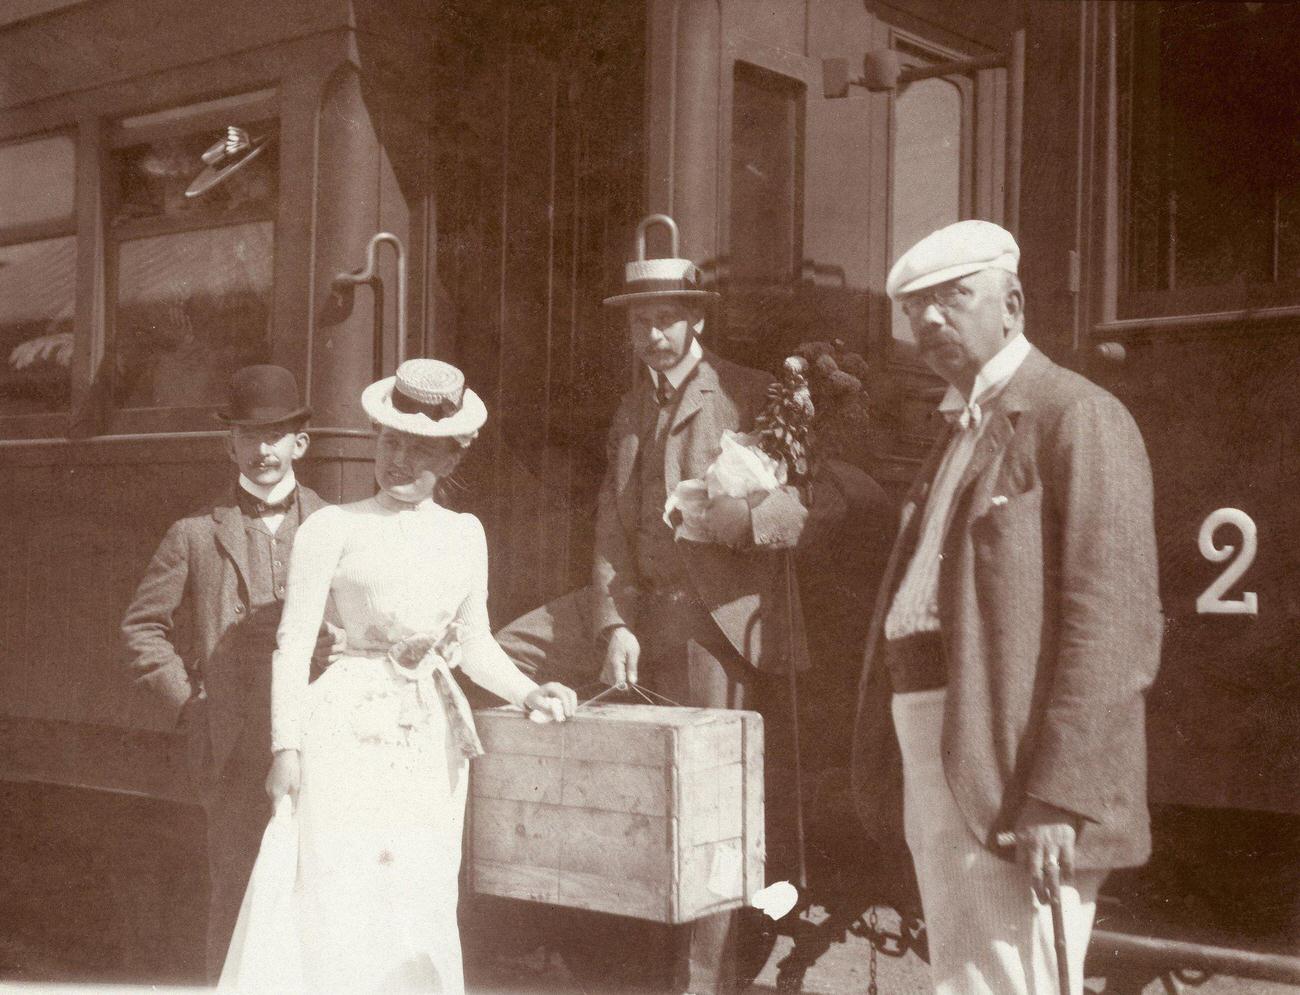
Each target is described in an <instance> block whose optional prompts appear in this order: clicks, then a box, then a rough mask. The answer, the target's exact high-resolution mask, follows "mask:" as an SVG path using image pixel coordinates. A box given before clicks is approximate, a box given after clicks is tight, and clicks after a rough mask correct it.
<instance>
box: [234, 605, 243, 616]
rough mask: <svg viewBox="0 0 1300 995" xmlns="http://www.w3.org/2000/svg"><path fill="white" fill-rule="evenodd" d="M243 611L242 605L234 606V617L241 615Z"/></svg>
mask: <svg viewBox="0 0 1300 995" xmlns="http://www.w3.org/2000/svg"><path fill="white" fill-rule="evenodd" d="M243 610H244V606H243V605H235V614H236V615H239V614H241V613H242V612H243Z"/></svg>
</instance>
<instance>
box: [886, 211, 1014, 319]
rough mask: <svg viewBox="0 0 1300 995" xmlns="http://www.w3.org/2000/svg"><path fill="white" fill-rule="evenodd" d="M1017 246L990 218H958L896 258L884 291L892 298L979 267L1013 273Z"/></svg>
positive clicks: (945, 281) (971, 271)
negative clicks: (986, 219)
mask: <svg viewBox="0 0 1300 995" xmlns="http://www.w3.org/2000/svg"><path fill="white" fill-rule="evenodd" d="M1019 263H1020V246H1018V245H1017V244H1016V240H1015V238H1013V237H1012V235H1011V232H1009V231H1007V230H1006V229H1005V228H1003V227H1002V226H1000V225H995V224H994V223H993V222H991V221H958V222H957V223H956V224H954V225H948V226H947V227H946V228H940V229H939V230H938V231H935V232H931V233H930V234H929V235H926V236H925V238H923V239H921V241H919V242H917V243H916V244H915V245H914V246H912V247H911V248H910V249H908V250H907V251H906V252H904V253H903V254H902V255H901V256H899V257H898V262H896V263H894V267H893V269H891V270H890V271H889V279H887V280H886V281H885V293H887V294H888V295H889V296H890V297H891V298H892V299H893V300H898V298H900V297H903V296H906V295H907V294H914V293H916V292H917V291H918V290H925V289H926V288H927V287H934V286H937V285H938V284H940V283H947V282H948V281H949V280H956V279H959V278H960V277H963V276H970V275H971V274H972V273H978V272H980V270H986V269H1000V270H1005V271H1006V272H1008V273H1012V274H1014V273H1015V272H1016V267H1017V266H1018V265H1019Z"/></svg>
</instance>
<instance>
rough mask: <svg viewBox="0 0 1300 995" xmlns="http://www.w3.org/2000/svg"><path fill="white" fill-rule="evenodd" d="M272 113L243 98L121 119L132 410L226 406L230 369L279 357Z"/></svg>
mask: <svg viewBox="0 0 1300 995" xmlns="http://www.w3.org/2000/svg"><path fill="white" fill-rule="evenodd" d="M265 112H266V106H265V101H264V100H239V99H233V100H223V101H215V102H210V103H208V104H204V105H198V106H196V107H194V108H190V109H188V110H187V109H184V108H182V109H180V110H175V111H165V112H161V113H158V114H151V115H144V116H141V117H137V118H131V119H128V120H126V121H123V122H121V123H120V124H119V127H118V129H117V131H116V133H115V137H114V142H113V144H114V149H113V153H112V160H111V165H110V169H109V170H108V175H107V184H108V187H109V190H108V197H107V209H108V219H109V222H110V223H109V226H108V229H109V232H110V235H111V239H110V242H111V245H110V252H111V262H112V269H111V272H112V273H113V279H112V281H111V290H112V294H113V296H112V306H111V315H112V343H113V346H112V349H113V360H114V361H113V376H114V387H113V396H114V406H115V407H116V408H117V409H118V410H120V411H124V412H127V413H128V414H129V412H131V411H135V410H142V409H159V408H162V409H176V408H188V409H195V408H206V407H210V406H213V405H216V404H219V403H220V402H221V399H222V396H223V394H224V390H225V384H226V383H227V381H228V379H229V375H230V373H232V372H233V371H234V370H235V369H238V368H239V367H240V366H243V365H246V364H248V363H254V362H263V361H266V360H267V359H269V356H270V322H271V312H272V308H271V292H272V270H273V260H274V246H275V225H274V217H275V209H276V203H277V193H278V191H277V181H278V173H279V161H278V143H277V137H278V135H277V126H276V121H275V119H274V118H271V117H266V116H265ZM218 121H223V122H225V123H224V124H223V125H220V126H217V125H216V122H218ZM196 190H198V191H199V192H198V194H197V195H196ZM123 424H128V423H123Z"/></svg>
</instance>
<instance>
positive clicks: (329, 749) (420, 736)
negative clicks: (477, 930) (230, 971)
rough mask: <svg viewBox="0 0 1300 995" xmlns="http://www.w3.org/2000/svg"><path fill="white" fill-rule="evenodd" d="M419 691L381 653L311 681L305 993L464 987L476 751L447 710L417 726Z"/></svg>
mask: <svg viewBox="0 0 1300 995" xmlns="http://www.w3.org/2000/svg"><path fill="white" fill-rule="evenodd" d="M410 689H411V686H410V684H409V682H406V681H404V680H402V679H401V678H399V677H397V676H396V675H395V674H393V673H392V671H391V670H390V668H389V667H388V665H387V664H386V663H385V662H384V661H382V660H376V659H373V658H360V657H357V658H350V657H349V658H344V659H342V660H339V661H337V662H336V663H334V664H333V665H332V666H331V667H330V668H329V669H328V670H327V671H326V672H325V674H324V675H322V676H321V677H320V679H319V680H317V681H316V682H315V683H314V684H313V685H312V686H311V688H310V692H309V709H308V718H307V722H306V726H305V728H304V732H303V743H302V790H301V793H300V795H299V801H298V823H299V832H300V835H299V845H300V851H299V865H298V894H297V899H298V903H297V904H298V912H299V916H300V934H301V939H302V963H303V974H304V982H305V988H306V990H307V991H309V992H313V993H315V992H348V993H358V992H385V993H387V992H440V993H460V992H463V991H464V981H463V976H462V969H461V952H460V935H459V931H458V928H457V922H456V905H457V900H458V875H459V871H460V857H461V831H462V827H463V825H464V815H465V792H466V785H467V783H468V763H467V761H466V760H465V759H464V758H463V757H462V756H461V754H460V753H459V751H458V750H457V749H456V747H455V744H454V742H453V740H452V739H451V737H450V735H449V733H448V727H447V722H446V717H445V715H444V714H443V712H442V710H441V708H434V709H432V710H430V711H422V712H421V713H420V715H419V716H418V721H417V722H416V723H415V724H414V725H411V724H409V723H410V714H409V709H405V710H404V708H403V699H402V695H403V692H408V693H409V691H410ZM407 701H408V703H409V699H407ZM403 722H407V723H408V724H407V725H403V724H402V723H403Z"/></svg>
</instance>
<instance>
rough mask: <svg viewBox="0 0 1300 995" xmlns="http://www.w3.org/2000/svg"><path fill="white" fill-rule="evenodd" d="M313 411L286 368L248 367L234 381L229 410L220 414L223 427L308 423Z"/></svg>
mask: <svg viewBox="0 0 1300 995" xmlns="http://www.w3.org/2000/svg"><path fill="white" fill-rule="evenodd" d="M310 417H311V408H309V407H307V406H306V405H304V404H303V403H302V400H301V398H300V396H299V394H298V381H297V379H296V378H295V377H294V375H293V374H292V373H290V372H289V371H288V370H286V369H285V368H284V367H283V366H268V365H259V366H245V367H243V368H242V369H238V370H236V371H235V372H234V374H233V375H232V376H231V377H230V393H229V395H228V397H227V404H226V410H224V411H218V412H217V421H219V422H221V423H222V424H223V425H254V426H255V425H275V424H277V423H278V422H282V421H285V422H287V421H297V420H299V419H302V420H304V421H305V420H306V419H308V418H310Z"/></svg>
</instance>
